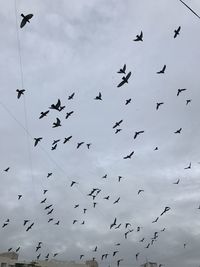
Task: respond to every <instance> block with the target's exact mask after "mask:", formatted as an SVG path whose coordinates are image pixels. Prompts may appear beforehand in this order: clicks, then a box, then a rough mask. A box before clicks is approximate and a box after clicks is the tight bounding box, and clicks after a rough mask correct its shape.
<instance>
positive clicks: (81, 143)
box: [76, 142, 84, 149]
mask: <svg viewBox="0 0 200 267" xmlns="http://www.w3.org/2000/svg"><path fill="white" fill-rule="evenodd" d="M83 144H84V142H80V143H78V144H77V147H76V148H77V149H78V148H79V147H80V146H81V145H83Z"/></svg>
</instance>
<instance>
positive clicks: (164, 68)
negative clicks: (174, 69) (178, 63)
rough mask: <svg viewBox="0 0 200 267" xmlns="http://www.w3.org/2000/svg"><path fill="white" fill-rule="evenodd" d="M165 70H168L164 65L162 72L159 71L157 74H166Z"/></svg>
mask: <svg viewBox="0 0 200 267" xmlns="http://www.w3.org/2000/svg"><path fill="white" fill-rule="evenodd" d="M165 70H166V65H164V66H163V68H162V70H160V71H158V72H157V74H164V73H165Z"/></svg>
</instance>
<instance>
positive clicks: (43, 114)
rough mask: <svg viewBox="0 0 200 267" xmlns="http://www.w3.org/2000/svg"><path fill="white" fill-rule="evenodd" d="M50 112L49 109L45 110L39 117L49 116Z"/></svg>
mask: <svg viewBox="0 0 200 267" xmlns="http://www.w3.org/2000/svg"><path fill="white" fill-rule="evenodd" d="M48 113H49V110H47V111H44V112H40V117H39V119H42V118H44V117H45V116H47V114H48Z"/></svg>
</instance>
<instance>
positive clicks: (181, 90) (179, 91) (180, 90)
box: [176, 88, 187, 96]
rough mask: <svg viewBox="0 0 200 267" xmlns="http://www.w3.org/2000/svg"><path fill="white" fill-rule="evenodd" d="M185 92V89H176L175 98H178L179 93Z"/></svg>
mask: <svg viewBox="0 0 200 267" xmlns="http://www.w3.org/2000/svg"><path fill="white" fill-rule="evenodd" d="M185 90H187V89H185V88H183V89H178V91H177V94H176V95H177V96H179V94H180V93H181V92H183V91H185Z"/></svg>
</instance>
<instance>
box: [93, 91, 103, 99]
mask: <svg viewBox="0 0 200 267" xmlns="http://www.w3.org/2000/svg"><path fill="white" fill-rule="evenodd" d="M94 99H95V100H102V95H101V92H99V95H98V96H96V97H95V98H94Z"/></svg>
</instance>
